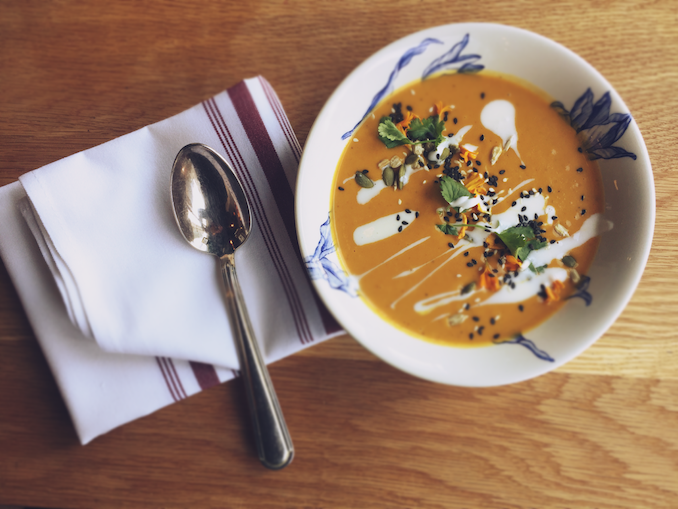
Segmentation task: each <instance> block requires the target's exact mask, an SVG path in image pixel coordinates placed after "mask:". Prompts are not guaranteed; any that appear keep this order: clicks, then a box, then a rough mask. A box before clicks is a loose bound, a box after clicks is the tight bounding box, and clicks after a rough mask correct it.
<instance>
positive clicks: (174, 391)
mask: <svg viewBox="0 0 678 509" xmlns="http://www.w3.org/2000/svg"><path fill="white" fill-rule="evenodd" d="M155 360H156V362H157V363H158V367H160V372H161V373H162V377H163V378H164V379H165V384H166V385H167V389H168V390H169V393H170V395H171V396H172V399H173V400H174V401H179V400H182V399H184V398H185V397H186V392H185V391H184V388H183V386H182V385H181V381H180V380H179V377H178V376H177V373H176V370H175V369H174V364H172V361H171V359H167V358H166V357H156V358H155Z"/></svg>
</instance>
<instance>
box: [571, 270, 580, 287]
mask: <svg viewBox="0 0 678 509" xmlns="http://www.w3.org/2000/svg"><path fill="white" fill-rule="evenodd" d="M570 279H571V280H572V282H573V283H574V285H575V286H578V285H579V283H580V282H581V276H580V275H579V272H577V269H570Z"/></svg>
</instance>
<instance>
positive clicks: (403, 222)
mask: <svg viewBox="0 0 678 509" xmlns="http://www.w3.org/2000/svg"><path fill="white" fill-rule="evenodd" d="M401 223H402V224H404V225H405V226H407V225H408V224H410V223H408V222H407V221H401Z"/></svg>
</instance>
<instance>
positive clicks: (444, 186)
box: [440, 175, 473, 203]
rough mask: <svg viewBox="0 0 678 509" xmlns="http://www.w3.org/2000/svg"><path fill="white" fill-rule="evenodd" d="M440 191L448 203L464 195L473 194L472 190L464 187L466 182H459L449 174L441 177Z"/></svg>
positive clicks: (469, 195)
mask: <svg viewBox="0 0 678 509" xmlns="http://www.w3.org/2000/svg"><path fill="white" fill-rule="evenodd" d="M440 192H441V194H442V195H443V198H445V201H446V202H447V203H452V202H453V201H455V200H457V199H458V198H461V197H462V196H468V197H471V196H473V195H472V194H471V192H470V191H469V190H468V189H466V188H465V187H464V184H462V183H461V182H457V181H456V180H454V179H453V178H451V177H448V176H447V175H444V176H443V177H442V178H441V179H440Z"/></svg>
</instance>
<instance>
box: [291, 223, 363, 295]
mask: <svg viewBox="0 0 678 509" xmlns="http://www.w3.org/2000/svg"><path fill="white" fill-rule="evenodd" d="M335 251H336V248H335V247H334V242H332V231H331V229H330V217H329V215H328V216H327V221H325V222H324V223H323V224H322V225H321V226H320V241H319V242H318V245H317V246H316V248H315V251H314V252H313V254H312V255H309V256H307V257H306V258H305V259H304V262H305V263H306V269H307V270H308V273H309V275H310V276H311V279H324V280H326V281H327V282H328V283H329V285H330V287H331V288H334V289H335V290H342V291H344V292H346V293H347V294H348V295H350V296H351V297H355V296H357V292H356V290H355V288H354V285H351V280H350V279H349V278H348V276H347V275H346V273H345V272H344V271H343V270H342V269H341V267H339V266H338V265H337V264H336V263H334V262H333V261H332V260H330V259H329V258H328V256H329V255H331V254H332V253H334V252H335Z"/></svg>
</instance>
